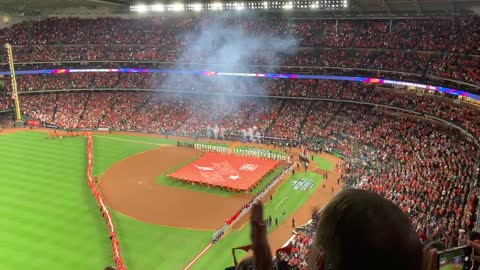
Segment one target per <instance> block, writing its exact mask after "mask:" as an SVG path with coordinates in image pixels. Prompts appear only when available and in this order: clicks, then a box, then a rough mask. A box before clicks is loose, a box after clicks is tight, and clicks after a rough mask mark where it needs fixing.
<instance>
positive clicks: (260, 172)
mask: <svg viewBox="0 0 480 270" xmlns="http://www.w3.org/2000/svg"><path fill="white" fill-rule="evenodd" d="M279 163H280V162H279V161H277V160H271V159H261V158H254V157H244V156H235V155H232V154H220V153H213V152H209V153H205V154H204V155H203V156H202V157H200V159H198V160H195V161H193V162H192V163H190V164H188V165H187V166H185V167H182V168H180V169H179V170H177V171H175V172H173V173H171V174H169V175H168V176H170V177H171V178H174V179H177V180H179V181H186V182H189V183H192V184H194V183H197V184H200V185H206V186H211V187H221V188H226V189H228V190H232V191H247V190H250V189H253V188H255V187H256V186H257V185H258V183H259V182H260V180H261V179H262V178H263V177H264V176H265V175H266V174H267V173H269V172H270V171H272V170H275V168H276V167H277V166H278V165H279Z"/></svg>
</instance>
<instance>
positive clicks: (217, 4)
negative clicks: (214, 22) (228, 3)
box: [212, 2, 223, 10]
mask: <svg viewBox="0 0 480 270" xmlns="http://www.w3.org/2000/svg"><path fill="white" fill-rule="evenodd" d="M212 9H213V10H222V9H223V5H222V3H220V2H215V3H212Z"/></svg>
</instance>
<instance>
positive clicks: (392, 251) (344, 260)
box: [310, 189, 422, 270]
mask: <svg viewBox="0 0 480 270" xmlns="http://www.w3.org/2000/svg"><path fill="white" fill-rule="evenodd" d="M319 250H323V252H324V255H325V263H326V268H325V269H334V270H353V269H368V270H385V269H389V270H397V269H398V270H405V269H409V270H416V269H420V268H421V264H422V244H421V243H420V239H419V238H418V236H417V235H416V233H415V231H414V230H413V228H412V226H411V224H410V222H409V220H408V218H407V216H406V215H405V214H404V213H403V212H402V211H401V210H400V209H399V208H398V207H397V206H395V205H394V204H393V203H392V202H390V201H388V200H387V199H385V198H383V197H381V196H380V195H378V194H376V193H373V192H369V191H365V190H359V189H346V190H343V191H342V192H340V193H339V194H338V195H337V196H335V198H333V199H332V200H331V201H330V203H328V204H327V206H325V208H324V209H323V211H322V212H321V214H320V217H319V223H318V227H317V234H316V239H315V243H314V246H313V247H312V256H311V257H312V258H311V262H310V266H311V268H310V269H312V270H314V269H316V267H317V266H315V264H312V262H315V261H316V260H318V259H316V258H315V257H317V256H316V255H315V253H317V254H318V252H319ZM317 258H318V257H317ZM312 265H313V267H312Z"/></svg>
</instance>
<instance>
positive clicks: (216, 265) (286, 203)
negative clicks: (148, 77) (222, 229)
mask: <svg viewBox="0 0 480 270" xmlns="http://www.w3.org/2000/svg"><path fill="white" fill-rule="evenodd" d="M301 178H308V179H311V180H314V186H313V187H312V188H310V189H309V190H308V191H294V190H293V189H292V182H293V181H297V180H299V179H301ZM322 181H323V179H322V177H321V176H320V175H318V174H315V173H313V172H307V173H296V174H295V175H294V176H292V177H290V178H289V179H288V180H287V181H285V182H284V183H283V184H282V186H281V187H280V188H279V189H278V191H277V192H276V194H274V196H273V200H272V201H271V202H268V203H267V204H266V205H265V209H264V216H265V217H268V216H272V218H273V219H275V217H277V218H278V219H279V224H281V223H282V222H284V221H287V222H290V219H291V217H292V214H293V213H295V211H297V209H299V208H300V206H302V205H303V204H304V203H305V202H306V201H307V200H308V198H310V196H311V195H312V194H313V192H314V191H315V189H316V188H317V187H318V186H319V185H320V183H321V182H322ZM284 210H285V212H286V215H285V216H283V211H284ZM287 219H288V220H287ZM298 225H300V224H298ZM273 226H274V224H273ZM274 229H275V228H270V229H269V232H271V231H273V230H274ZM285 237H286V238H287V237H288V236H285ZM247 244H250V225H249V224H247V225H246V226H244V227H243V228H242V229H241V230H239V231H232V232H231V233H230V234H228V235H227V236H226V237H225V238H224V239H221V240H220V241H219V242H218V243H217V244H215V245H214V246H213V247H212V248H211V249H210V250H209V251H207V252H206V253H205V255H204V256H202V257H201V258H200V259H199V260H198V261H197V262H196V263H195V264H194V265H193V268H192V269H195V270H197V269H198V270H203V269H225V268H226V267H229V266H232V265H233V259H232V248H234V247H238V246H243V245H247ZM245 255H246V253H242V252H241V251H239V252H238V254H237V258H238V259H239V260H240V258H243V257H244V256H245Z"/></svg>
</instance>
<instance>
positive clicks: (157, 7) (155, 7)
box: [151, 4, 165, 11]
mask: <svg viewBox="0 0 480 270" xmlns="http://www.w3.org/2000/svg"><path fill="white" fill-rule="evenodd" d="M151 9H152V11H164V10H165V6H164V5H162V4H156V5H153V6H152V8H151Z"/></svg>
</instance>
